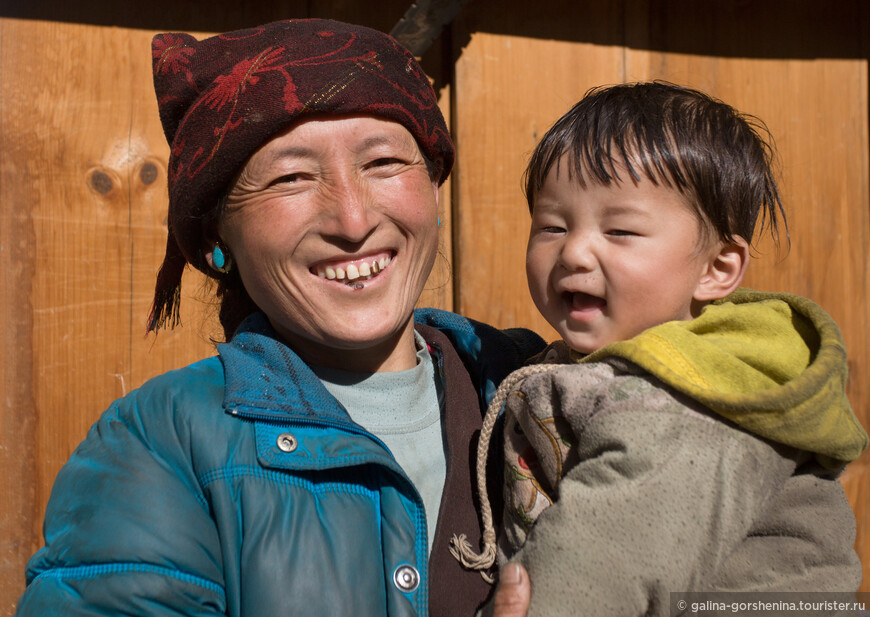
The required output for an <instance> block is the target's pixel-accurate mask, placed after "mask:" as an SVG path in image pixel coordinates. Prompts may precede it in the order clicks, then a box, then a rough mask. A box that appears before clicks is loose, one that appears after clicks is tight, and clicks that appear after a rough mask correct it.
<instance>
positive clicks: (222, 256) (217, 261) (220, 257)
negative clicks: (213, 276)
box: [211, 242, 233, 274]
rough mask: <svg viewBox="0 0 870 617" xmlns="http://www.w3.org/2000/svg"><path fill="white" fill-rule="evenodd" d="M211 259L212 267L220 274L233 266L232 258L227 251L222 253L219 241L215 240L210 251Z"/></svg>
mask: <svg viewBox="0 0 870 617" xmlns="http://www.w3.org/2000/svg"><path fill="white" fill-rule="evenodd" d="M211 261H212V264H213V265H214V269H215V270H217V271H218V272H220V273H221V274H226V273H227V272H229V271H230V270H232V268H233V258H232V256H231V255H230V252H229V251H227V252H226V253H224V251H223V249H222V248H221V245H220V242H215V245H214V249H212V252H211Z"/></svg>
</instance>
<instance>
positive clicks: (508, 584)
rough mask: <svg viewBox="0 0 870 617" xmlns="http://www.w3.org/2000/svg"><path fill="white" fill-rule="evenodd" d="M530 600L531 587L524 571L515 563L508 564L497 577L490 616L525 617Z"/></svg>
mask: <svg viewBox="0 0 870 617" xmlns="http://www.w3.org/2000/svg"><path fill="white" fill-rule="evenodd" d="M531 598H532V586H531V583H530V582H529V575H528V573H527V572H526V569H525V568H523V567H522V566H521V565H519V564H517V563H509V564H507V565H506V566H505V567H504V568H503V569H502V570H501V572H500V574H499V577H498V587H497V588H496V590H495V596H494V598H493V613H492V616H493V617H526V613H527V612H528V610H529V602H530V600H531Z"/></svg>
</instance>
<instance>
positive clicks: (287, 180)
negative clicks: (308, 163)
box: [269, 173, 302, 184]
mask: <svg viewBox="0 0 870 617" xmlns="http://www.w3.org/2000/svg"><path fill="white" fill-rule="evenodd" d="M301 177H302V174H298V173H296V174H285V175H283V176H280V177H278V178H275V179H274V180H272V182H270V183H269V184H292V183H293V182H298V181H299V179H300V178H301Z"/></svg>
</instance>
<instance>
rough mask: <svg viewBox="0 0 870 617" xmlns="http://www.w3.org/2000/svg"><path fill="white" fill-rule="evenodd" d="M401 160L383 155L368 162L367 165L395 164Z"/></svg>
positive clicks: (382, 165) (384, 165) (383, 165)
mask: <svg viewBox="0 0 870 617" xmlns="http://www.w3.org/2000/svg"><path fill="white" fill-rule="evenodd" d="M401 162H402V161H401V160H399V159H397V158H395V157H389V156H384V157H381V158H379V159H375V160H373V161H372V162H371V163H369V167H386V166H387V165H396V164H398V163H401Z"/></svg>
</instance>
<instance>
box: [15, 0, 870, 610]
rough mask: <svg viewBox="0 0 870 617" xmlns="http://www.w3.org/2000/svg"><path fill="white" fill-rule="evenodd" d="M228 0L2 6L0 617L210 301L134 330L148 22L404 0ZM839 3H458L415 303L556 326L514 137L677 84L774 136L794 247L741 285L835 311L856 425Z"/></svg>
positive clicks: (186, 351) (151, 171)
mask: <svg viewBox="0 0 870 617" xmlns="http://www.w3.org/2000/svg"><path fill="white" fill-rule="evenodd" d="M12 4H14V6H12ZM239 4H240V3H233V2H229V1H228V0H213V1H211V2H209V3H205V2H203V1H198V2H189V3H177V2H170V1H169V0H160V1H158V2H153V3H150V4H149V5H147V8H145V5H141V4H139V3H108V2H95V3H89V4H88V6H87V7H77V6H75V3H64V2H60V1H59V0H33V1H31V2H28V3H27V6H26V7H25V3H11V4H10V5H6V4H4V5H3V7H2V8H0V76H2V78H0V289H2V291H3V293H2V294H0V296H2V297H0V319H2V322H0V323H3V324H4V326H3V328H2V330H0V331H2V341H3V349H4V352H5V358H4V360H3V361H2V363H0V394H2V400H3V401H4V402H5V406H4V408H3V409H2V411H0V495H3V497H4V499H3V503H2V504H0V615H11V614H12V613H13V611H14V605H15V602H16V600H17V598H18V595H19V594H20V593H21V591H22V590H23V582H24V581H23V578H24V577H23V569H24V564H25V562H26V560H27V559H28V557H29V556H30V555H31V554H32V553H33V551H35V550H36V549H37V548H39V546H40V545H41V523H42V513H43V511H44V508H45V503H46V501H47V499H48V495H49V491H50V487H51V484H52V482H53V479H54V476H55V474H56V473H57V470H58V469H59V468H60V466H61V465H62V464H63V462H64V461H65V460H66V459H67V457H68V456H69V454H70V453H71V452H72V450H73V449H74V447H75V446H76V445H77V444H78V442H79V441H80V440H81V439H82V437H83V436H84V434H85V433H86V431H87V429H88V427H89V426H90V424H91V423H92V422H93V421H94V420H95V419H96V418H97V417H98V415H99V414H100V413H101V411H102V410H103V409H104V408H105V407H106V405H107V404H108V403H109V402H110V401H111V400H112V399H114V398H116V397H117V396H119V395H121V394H123V393H124V392H126V391H129V390H130V389H131V388H134V387H136V386H138V385H139V384H141V383H142V382H143V381H144V380H146V379H147V378H149V377H150V376H152V375H155V374H158V373H160V372H163V371H165V370H168V369H170V368H173V367H176V366H181V365H184V364H186V363H188V362H190V361H193V360H195V359H198V358H200V357H203V356H206V355H209V354H211V353H212V351H213V348H212V346H211V344H210V342H209V337H210V336H211V335H213V334H214V333H215V326H214V320H213V307H211V306H210V305H209V304H208V302H207V300H203V299H202V298H205V297H207V295H204V294H201V293H200V286H201V279H200V278H199V277H198V276H196V275H192V276H189V277H188V278H187V279H186V281H185V300H184V303H183V304H184V312H183V320H184V324H185V326H184V327H183V328H182V329H181V330H179V331H176V332H172V333H163V334H161V335H160V336H159V337H158V338H157V339H156V341H155V340H154V339H146V338H145V337H144V326H143V323H144V318H145V315H146V313H147V310H148V306H149V302H150V294H151V290H152V284H153V276H154V273H155V270H156V268H157V266H158V265H159V263H160V259H161V257H162V250H163V242H164V234H165V207H166V197H165V166H166V158H167V154H168V149H167V147H166V144H165V142H164V140H163V136H162V133H161V129H160V125H159V121H158V119H157V113H156V105H155V103H154V100H153V94H152V92H151V84H150V56H149V40H150V37H151V34H152V32H153V31H166V30H190V31H220V30H228V29H233V28H238V27H245V26H250V25H254V24H257V23H264V22H266V21H270V20H273V19H279V18H283V17H300V16H318V17H334V18H337V19H343V20H347V21H354V22H357V23H364V24H366V25H370V26H372V27H376V28H379V29H381V30H389V29H390V27H391V26H392V25H393V24H394V23H395V22H396V21H397V20H398V18H399V17H400V16H401V15H402V13H403V12H404V9H405V8H406V6H407V4H408V2H407V1H406V0H381V1H380V2H378V4H377V8H378V10H372V7H371V5H370V4H368V3H357V2H351V1H349V0H334V1H332V2H329V1H320V2H310V1H295V2H294V1H291V2H284V3H282V4H280V6H279V5H277V3H275V4H271V5H270V4H268V3H256V6H254V7H252V6H246V7H241V6H238V5H239ZM836 4H837V6H836V7H835V8H832V7H829V6H828V3H821V2H816V3H813V2H809V1H808V0H792V1H790V2H786V3H783V2H775V1H771V0H767V1H761V0H757V1H748V0H722V1H721V2H716V3H697V2H692V1H691V0H680V1H677V2H675V1H670V2H664V0H662V1H660V2H657V1H653V0H592V1H585V2H583V3H582V7H580V6H578V3H576V2H573V1H569V0H555V1H551V2H548V3H535V4H534V5H532V4H531V3H527V2H522V1H520V0H503V1H502V2H493V1H492V0H477V1H476V2H470V3H468V4H467V5H466V8H465V9H464V10H463V12H462V13H461V14H460V16H459V18H458V19H457V20H456V21H455V22H454V24H453V25H452V26H451V28H450V30H449V31H448V32H447V34H446V35H445V36H444V37H443V40H441V41H439V42H438V43H437V44H436V45H435V46H434V47H433V49H432V50H431V51H430V52H428V53H427V54H426V56H424V58H423V61H424V66H425V68H426V69H427V72H429V74H430V75H431V76H432V77H433V78H434V79H435V83H436V86H437V87H438V89H439V91H440V93H441V94H442V97H443V101H444V106H445V109H446V110H447V111H448V112H449V115H450V116H451V121H452V122H453V131H454V135H455V138H456V141H457V145H458V148H459V156H460V162H459V165H458V167H457V170H456V172H455V173H454V176H453V184H452V185H449V186H447V187H445V191H444V193H443V196H442V217H441V218H442V230H443V234H442V254H443V256H444V259H439V261H438V263H437V264H436V270H435V272H434V273H433V276H432V278H431V279H430V284H429V286H428V289H427V291H426V295H425V297H424V299H423V301H424V303H426V304H430V305H431V304H435V305H438V306H443V307H447V308H450V307H455V308H456V309H457V310H459V311H460V312H464V313H466V314H468V315H469V316H471V317H475V318H478V319H482V320H484V321H489V322H491V323H494V324H496V325H500V326H514V325H523V326H528V327H533V328H535V329H537V330H539V331H540V332H541V333H542V334H544V335H546V336H550V335H551V331H550V330H549V329H548V328H547V327H546V325H545V324H544V323H543V322H542V321H541V320H540V319H539V318H538V317H537V316H536V315H535V312H534V308H533V306H532V304H531V301H530V300H529V299H528V297H527V292H526V291H525V289H526V286H525V275H524V269H523V262H522V260H523V250H524V245H525V234H526V232H527V214H526V210H525V206H524V204H523V201H522V197H521V193H520V179H519V178H520V174H521V171H522V168H523V165H524V162H525V157H526V155H527V153H528V152H529V151H530V149H531V148H532V146H533V145H534V142H535V140H536V139H537V138H538V137H539V136H540V135H541V134H542V133H543V131H545V130H546V129H547V128H548V127H549V125H550V124H551V123H552V122H553V121H554V120H555V119H556V118H557V117H558V116H559V115H560V114H561V113H563V112H564V111H565V110H566V109H567V108H568V107H569V106H570V104H572V103H573V102H574V101H575V100H576V99H577V98H579V96H580V95H581V94H582V93H583V92H584V91H585V90H586V89H587V88H588V87H591V86H593V85H598V84H603V83H614V82H619V81H624V80H634V79H647V78H665V79H669V80H672V81H677V82H683V83H689V84H691V85H694V86H697V87H699V88H702V89H706V90H708V91H710V92H712V93H713V94H715V95H718V96H720V97H722V98H724V99H725V100H727V101H729V102H731V103H733V104H734V105H736V106H737V107H739V108H741V109H743V110H745V111H748V112H751V113H755V114H757V115H759V116H761V117H762V118H764V119H765V120H767V122H768V124H769V125H770V127H771V129H772V131H773V133H774V135H775V136H776V138H777V141H778V145H779V147H780V150H781V152H782V157H783V162H784V169H783V171H784V184H783V186H784V193H785V198H786V201H787V204H788V205H789V207H790V215H791V219H790V220H791V229H792V238H793V244H792V250H791V253H790V254H789V255H788V257H786V258H785V259H784V260H783V261H781V262H777V261H776V259H775V258H774V257H772V255H771V254H770V253H771V252H772V251H771V250H769V247H766V246H765V247H763V248H762V252H763V253H764V255H763V256H762V258H761V259H759V260H758V263H757V264H753V266H752V273H751V275H750V277H751V278H750V283H751V284H752V285H755V286H757V287H762V288H767V289H786V290H790V291H794V292H797V293H802V294H804V295H807V296H810V297H812V298H813V299H815V300H817V301H819V302H820V303H821V304H822V305H823V306H825V307H826V308H827V309H828V310H829V311H830V312H831V313H832V314H833V315H834V316H835V317H836V318H837V320H838V321H839V322H840V323H841V325H842V326H843V330H844V333H845V334H846V337H847V342H848V344H849V348H850V351H851V352H852V360H851V361H852V369H853V370H852V374H853V378H852V379H851V381H850V384H849V387H850V395H851V397H852V401H853V404H854V406H855V407H856V409H857V410H858V412H859V414H860V415H861V417H862V419H863V421H864V423H865V425H868V424H870V422H868V415H867V409H868V396H870V394H868V389H867V384H866V375H867V369H868V360H870V358H868V353H870V352H868V349H870V344H868V343H870V334H868V333H867V328H866V326H867V324H868V323H870V320H868V316H870V315H868V311H870V308H868V306H870V304H868V302H867V299H868V287H870V268H868V261H867V255H868V246H867V244H868V238H870V230H868V160H867V159H868V128H867V124H868V105H867V58H868V53H867V49H865V48H863V47H861V40H862V36H863V39H865V40H866V39H867V36H866V35H867V32H868V28H867V26H868V19H867V15H866V14H864V13H863V12H862V10H861V2H860V0H851V1H847V2H838V3H836ZM823 5H824V9H823V10H822V9H820V8H817V7H821V6H823ZM785 9H788V19H784V18H783V15H784V11H785ZM85 24H90V25H85ZM94 24H102V25H94ZM109 24H117V25H118V26H116V27H112V26H110V25H109ZM454 71H455V72H454ZM451 195H452V197H451ZM451 201H452V208H451ZM451 215H452V216H453V220H452V221H451ZM451 230H452V233H451ZM451 261H454V268H453V271H452V274H451V271H450V267H449V265H450V262H451ZM868 481H870V478H868V458H867V457H866V456H865V457H864V458H863V459H862V461H861V464H860V465H855V466H853V467H852V468H851V469H850V471H849V473H848V474H847V475H846V477H845V478H844V484H845V485H846V487H847V491H848V493H849V497H850V500H851V502H852V504H853V506H854V508H855V510H856V513H857V514H858V516H859V540H858V541H859V545H860V546H859V550H861V551H862V556H863V560H864V562H865V564H867V563H870V549H868V545H870V491H868ZM865 580H866V581H868V582H870V573H868V574H867V575H866V576H865ZM868 582H865V586H864V589H865V590H870V585H868Z"/></svg>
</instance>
